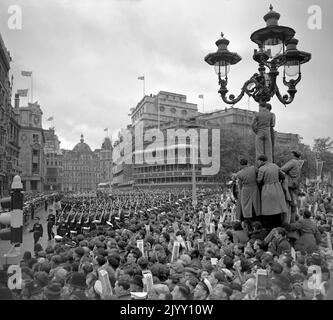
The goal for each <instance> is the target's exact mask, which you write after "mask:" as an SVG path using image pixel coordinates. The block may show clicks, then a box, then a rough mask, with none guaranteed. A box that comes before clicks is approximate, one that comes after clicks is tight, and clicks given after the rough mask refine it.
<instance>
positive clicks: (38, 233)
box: [30, 218, 43, 244]
mask: <svg viewBox="0 0 333 320" xmlns="http://www.w3.org/2000/svg"><path fill="white" fill-rule="evenodd" d="M36 219H38V218H36ZM38 220H39V219H38ZM30 232H33V236H34V244H36V243H37V242H38V241H39V239H40V238H41V237H43V226H42V225H41V224H40V223H39V221H38V222H36V223H35V224H34V225H33V227H32V230H30Z"/></svg>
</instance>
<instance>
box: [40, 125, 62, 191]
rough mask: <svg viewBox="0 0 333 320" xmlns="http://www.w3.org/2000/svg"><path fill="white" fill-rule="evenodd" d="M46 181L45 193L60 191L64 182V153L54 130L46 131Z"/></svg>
mask: <svg viewBox="0 0 333 320" xmlns="http://www.w3.org/2000/svg"><path fill="white" fill-rule="evenodd" d="M44 136H45V145H44V155H45V179H44V191H60V190H61V182H62V152H61V150H60V141H59V139H58V136H57V135H56V134H55V131H54V128H49V129H46V130H44Z"/></svg>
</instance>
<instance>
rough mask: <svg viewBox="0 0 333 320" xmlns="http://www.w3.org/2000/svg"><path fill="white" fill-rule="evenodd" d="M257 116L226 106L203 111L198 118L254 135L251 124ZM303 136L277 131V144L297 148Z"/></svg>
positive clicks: (207, 123) (244, 134) (206, 123)
mask: <svg viewBox="0 0 333 320" xmlns="http://www.w3.org/2000/svg"><path fill="white" fill-rule="evenodd" d="M254 116H255V111H251V110H246V109H239V108H225V109H219V110H216V111H213V112H207V113H201V114H200V115H199V116H198V117H197V118H198V119H199V120H201V121H203V123H204V124H205V125H218V126H220V127H224V128H228V129H229V130H232V131H235V132H237V133H238V134H240V135H243V136H253V139H254V133H253V131H252V127H251V124H252V122H253V119H254ZM300 140H301V137H300V136H299V135H298V134H294V133H284V132H277V131H275V144H276V145H281V146H288V147H290V148H295V147H296V146H297V144H299V143H300Z"/></svg>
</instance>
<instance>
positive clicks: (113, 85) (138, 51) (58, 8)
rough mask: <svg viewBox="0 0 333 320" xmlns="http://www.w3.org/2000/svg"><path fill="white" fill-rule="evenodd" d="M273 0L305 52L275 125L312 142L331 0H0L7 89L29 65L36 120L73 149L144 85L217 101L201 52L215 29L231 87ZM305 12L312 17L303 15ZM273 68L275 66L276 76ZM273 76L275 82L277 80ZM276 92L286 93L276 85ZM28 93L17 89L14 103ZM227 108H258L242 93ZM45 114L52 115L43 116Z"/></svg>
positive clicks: (94, 143) (120, 121)
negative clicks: (18, 16) (17, 24)
mask: <svg viewBox="0 0 333 320" xmlns="http://www.w3.org/2000/svg"><path fill="white" fill-rule="evenodd" d="M270 3H272V5H273V7H274V10H275V11H277V12H279V13H280V14H281V18H280V20H279V24H280V25H285V26H289V27H292V28H293V29H294V30H296V35H295V37H296V38H297V39H298V40H299V44H298V49H299V50H303V51H307V52H311V53H312V59H311V61H310V62H309V63H307V64H305V65H303V66H302V80H301V82H300V84H299V85H298V86H297V90H298V92H297V94H296V97H295V100H294V102H293V103H292V104H290V105H288V106H287V107H285V106H284V105H282V104H281V103H280V102H279V101H278V100H277V99H276V98H274V99H273V100H272V101H271V103H272V107H273V112H274V113H275V114H276V119H277V121H276V122H277V123H276V130H278V131H281V132H292V133H298V134H300V136H301V137H303V142H304V143H306V144H312V143H313V139H314V138H317V137H327V136H330V137H331V138H333V129H332V124H333V110H332V101H333V89H332V76H333V59H332V58H331V55H332V49H333V45H332V41H331V39H332V35H331V32H332V31H331V30H333V19H332V18H333V17H332V16H333V2H332V1H331V0H316V1H313V0H279V1H277V0H270V1H269V0H256V1H247V0H43V1H40V0H15V1H14V0H1V2H0V33H1V35H2V37H3V40H4V42H5V44H6V47H7V49H8V50H9V51H10V54H11V57H12V62H11V71H10V72H11V74H13V76H14V91H13V92H16V90H17V89H25V88H29V87H30V79H29V78H27V77H22V76H21V75H20V73H21V70H28V71H30V70H31V71H33V100H34V101H38V102H39V104H40V106H41V108H42V111H43V126H44V128H48V127H49V126H50V125H54V126H55V129H56V133H57V135H58V137H59V139H60V141H61V147H62V148H65V149H72V148H73V147H74V145H75V144H76V143H77V142H79V140H80V135H81V133H83V134H84V137H85V142H87V143H88V144H89V145H90V147H91V148H92V149H95V148H100V147H101V144H102V141H103V139H104V138H105V136H106V132H105V131H104V129H105V128H109V135H112V136H113V137H114V136H115V135H116V133H117V131H118V130H119V129H121V128H123V127H125V126H126V125H127V124H129V123H130V117H129V116H128V114H129V110H130V109H131V108H132V107H135V106H136V105H137V103H138V102H139V101H140V100H141V99H142V97H143V87H142V85H143V83H142V81H140V80H138V77H139V76H142V75H143V74H144V75H145V78H146V94H150V93H152V94H157V93H158V92H159V91H170V92H176V93H181V94H185V95H186V96H187V101H188V102H191V103H196V104H198V107H199V111H202V110H203V109H202V107H203V106H202V100H201V99H199V98H198V95H199V94H204V97H205V99H204V104H205V111H206V112H207V111H212V110H216V109H224V108H225V107H226V104H224V102H223V101H222V100H221V98H220V96H219V94H218V89H219V88H218V82H217V76H216V74H215V72H214V70H213V68H212V67H211V66H209V65H208V64H207V63H206V62H205V61H204V57H205V56H206V55H207V54H208V53H210V52H214V51H216V46H215V41H216V40H217V39H218V38H219V37H220V34H221V32H222V31H223V32H224V35H225V37H226V38H227V39H228V40H229V41H230V44H229V50H230V51H233V52H237V53H238V54H239V55H240V56H241V57H242V61H241V62H239V63H238V64H237V65H235V66H232V67H231V69H230V72H229V91H230V93H234V94H235V95H238V94H239V92H240V88H241V87H242V85H243V83H244V82H245V81H246V80H248V79H249V78H250V77H251V76H252V75H253V74H254V73H255V72H257V63H256V62H255V61H253V59H252V55H253V50H254V49H256V48H257V47H256V44H255V43H253V42H251V40H250V35H251V33H252V32H254V31H255V30H257V29H259V28H262V27H264V26H265V22H264V20H263V16H264V15H265V14H266V13H267V12H268V10H269V5H270ZM12 5H18V6H20V8H21V9H22V28H21V29H20V30H13V29H11V28H9V26H8V20H9V19H10V17H11V14H10V13H8V9H9V8H10V6H12ZM312 5H317V6H319V8H320V9H321V15H322V16H321V27H320V29H313V28H312V27H311V26H312V24H309V21H310V22H311V21H312V22H313V19H312V18H311V17H312V16H313V14H314V13H313V12H309V10H310V9H309V8H311V6H312ZM311 19H312V20H311ZM280 76H281V75H280ZM280 84H281V83H280ZM280 91H282V92H283V93H285V92H286V88H285V87H284V86H283V85H282V84H281V88H280ZM27 102H28V98H21V106H24V105H26V104H27ZM235 107H238V108H245V109H250V110H255V111H257V110H258V106H257V104H256V103H255V102H254V101H253V100H252V99H250V100H249V99H248V98H247V96H245V97H244V98H243V99H242V101H241V102H239V103H238V104H237V105H235ZM51 116H53V117H54V122H53V123H50V122H47V121H46V119H48V118H49V117H51Z"/></svg>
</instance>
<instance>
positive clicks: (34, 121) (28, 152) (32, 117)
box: [15, 99, 45, 192]
mask: <svg viewBox="0 0 333 320" xmlns="http://www.w3.org/2000/svg"><path fill="white" fill-rule="evenodd" d="M16 101H17V105H16V108H15V109H16V110H17V111H18V113H19V115H20V119H19V121H20V134H19V145H20V148H21V149H20V163H21V165H22V175H21V179H22V184H23V189H24V190H25V191H38V192H43V191H44V175H45V172H44V170H45V169H44V164H45V161H44V145H45V136H44V130H43V128H42V115H43V112H42V110H41V108H40V105H39V104H38V103H37V102H35V103H28V106H27V107H19V101H18V99H16Z"/></svg>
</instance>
